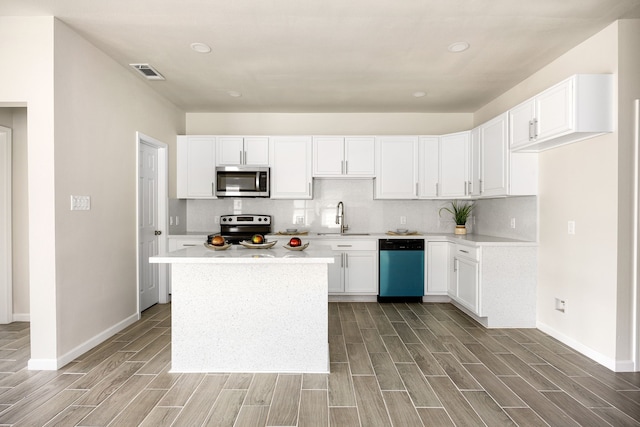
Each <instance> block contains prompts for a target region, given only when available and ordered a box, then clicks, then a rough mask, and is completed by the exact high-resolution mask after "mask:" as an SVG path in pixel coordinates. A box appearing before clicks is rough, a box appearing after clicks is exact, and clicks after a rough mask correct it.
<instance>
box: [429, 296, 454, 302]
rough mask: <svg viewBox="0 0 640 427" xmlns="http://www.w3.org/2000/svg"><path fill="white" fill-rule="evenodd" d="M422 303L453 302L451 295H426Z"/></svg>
mask: <svg viewBox="0 0 640 427" xmlns="http://www.w3.org/2000/svg"><path fill="white" fill-rule="evenodd" d="M422 302H451V298H449V295H425V296H423V297H422Z"/></svg>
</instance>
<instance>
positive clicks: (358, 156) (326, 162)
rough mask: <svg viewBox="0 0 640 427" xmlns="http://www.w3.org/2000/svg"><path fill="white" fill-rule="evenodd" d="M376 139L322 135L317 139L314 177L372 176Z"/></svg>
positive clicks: (315, 140) (314, 148)
mask: <svg viewBox="0 0 640 427" xmlns="http://www.w3.org/2000/svg"><path fill="white" fill-rule="evenodd" d="M374 154H375V138H374V137H371V136H363V137H359V136H349V137H341V136H318V137H314V138H313V176H314V177H318V178H324V177H326V178H341V177H347V178H372V177H373V176H374V174H375V162H374V157H375V156H374Z"/></svg>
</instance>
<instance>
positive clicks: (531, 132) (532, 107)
mask: <svg viewBox="0 0 640 427" xmlns="http://www.w3.org/2000/svg"><path fill="white" fill-rule="evenodd" d="M509 128H510V146H511V149H512V150H514V151H519V152H539V151H543V150H547V149H550V148H554V147H558V146H561V145H565V144H569V143H572V142H576V141H580V140H583V139H586V138H591V137H593V136H597V135H600V134H603V133H606V132H612V131H613V76H612V75H611V74H576V75H573V76H571V77H569V78H568V79H566V80H564V81H562V82H560V83H558V84H557V85H555V86H553V87H551V88H549V89H547V90H545V91H544V92H542V93H540V94H539V95H536V96H535V97H533V98H531V99H529V100H527V101H525V102H523V103H522V104H520V105H518V106H517V107H515V108H513V109H511V110H510V111H509Z"/></svg>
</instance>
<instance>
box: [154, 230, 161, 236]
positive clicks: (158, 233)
mask: <svg viewBox="0 0 640 427" xmlns="http://www.w3.org/2000/svg"><path fill="white" fill-rule="evenodd" d="M154 234H155V235H156V236H159V235H161V234H162V231H160V230H156V231H154Z"/></svg>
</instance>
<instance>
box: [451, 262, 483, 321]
mask: <svg viewBox="0 0 640 427" xmlns="http://www.w3.org/2000/svg"><path fill="white" fill-rule="evenodd" d="M455 263H456V282H457V283H456V284H457V291H458V292H457V296H456V300H457V301H458V302H460V303H461V304H462V305H464V306H465V307H467V308H468V309H469V310H471V311H473V312H474V313H476V314H479V298H478V290H479V289H478V285H479V277H478V271H479V270H478V262H477V261H472V260H468V259H465V258H456V259H455Z"/></svg>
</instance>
